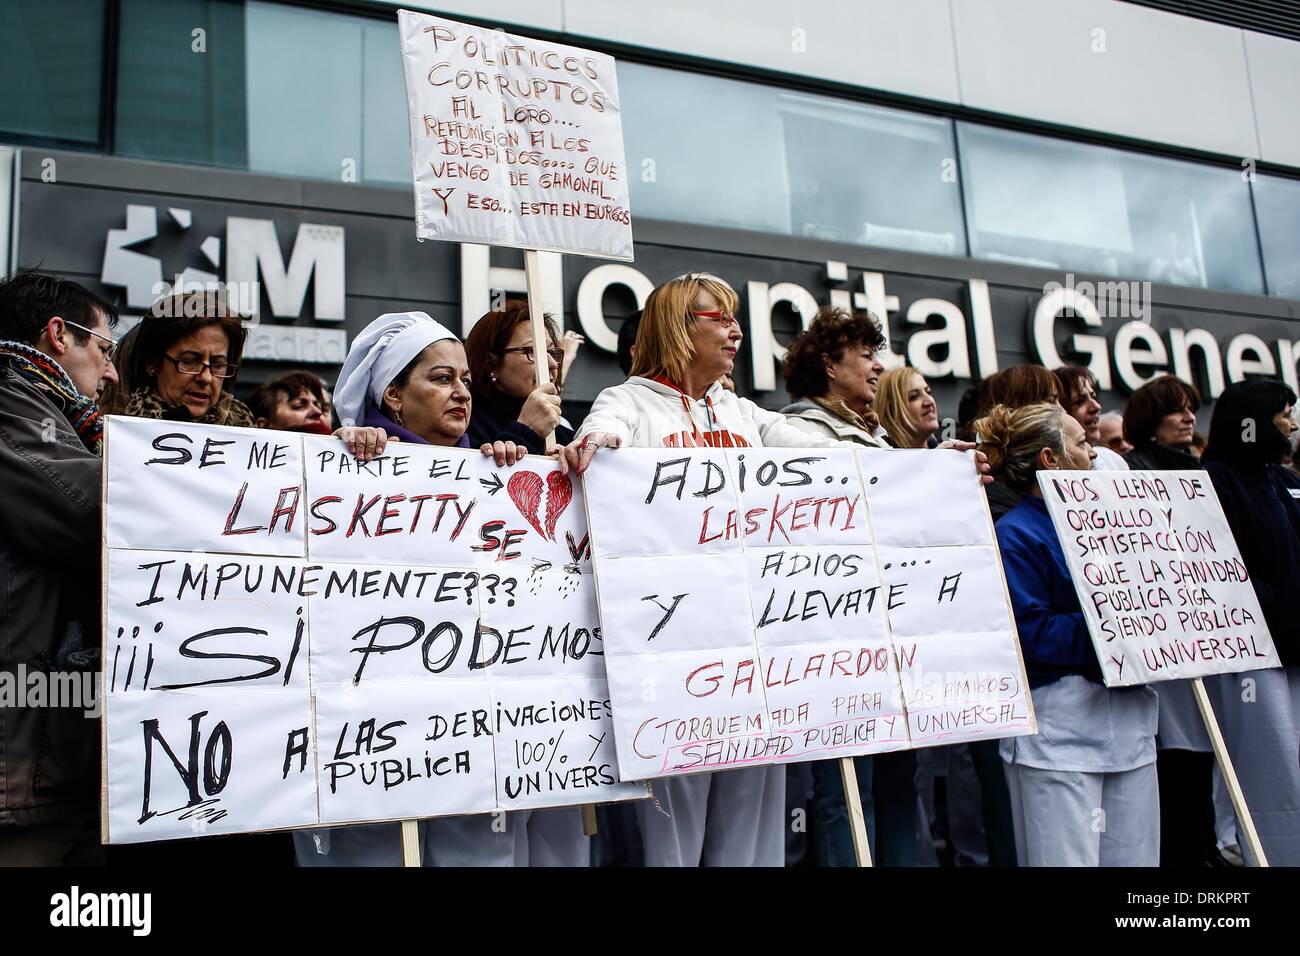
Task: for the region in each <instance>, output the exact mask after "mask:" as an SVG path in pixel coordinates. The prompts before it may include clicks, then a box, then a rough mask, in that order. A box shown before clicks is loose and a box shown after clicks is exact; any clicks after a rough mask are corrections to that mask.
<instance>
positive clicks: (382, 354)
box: [334, 312, 460, 424]
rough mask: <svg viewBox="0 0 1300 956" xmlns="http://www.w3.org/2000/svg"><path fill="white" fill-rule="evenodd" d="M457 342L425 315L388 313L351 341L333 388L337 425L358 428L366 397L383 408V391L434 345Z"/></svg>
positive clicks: (451, 334)
mask: <svg viewBox="0 0 1300 956" xmlns="http://www.w3.org/2000/svg"><path fill="white" fill-rule="evenodd" d="M443 339H455V340H456V341H458V342H459V341H460V339H459V338H457V337H456V335H455V333H453V332H452V331H451V330H450V329H448V328H447V327H446V326H445V325H442V324H441V323H439V322H436V321H434V319H432V318H431V317H430V316H429V315H428V313H425V312H389V313H386V314H384V315H381V316H380V317H379V318H377V319H375V321H373V322H371V323H370V324H369V325H367V326H366V328H365V331H363V332H362V333H361V334H360V335H358V336H357V337H356V338H355V339H353V340H352V347H351V348H350V349H348V357H347V361H345V362H344V363H343V371H342V372H340V373H339V380H338V383H337V384H336V385H335V387H334V408H335V409H336V410H337V411H338V415H339V421H342V422H348V421H350V422H352V423H353V424H360V422H361V419H362V415H363V414H364V411H365V405H366V398H367V396H368V397H369V398H370V400H371V401H372V402H373V403H374V404H375V406H376V407H377V408H382V407H383V404H384V402H383V396H384V389H385V388H387V387H388V384H389V383H390V382H391V381H392V380H393V379H395V378H397V376H398V374H399V373H400V372H401V371H402V369H404V368H406V366H407V364H408V363H410V361H411V359H413V358H415V357H416V356H417V355H419V354H420V353H421V352H423V351H424V350H425V349H426V348H428V347H429V346H430V345H432V344H433V343H434V342H441V341H442V340H443Z"/></svg>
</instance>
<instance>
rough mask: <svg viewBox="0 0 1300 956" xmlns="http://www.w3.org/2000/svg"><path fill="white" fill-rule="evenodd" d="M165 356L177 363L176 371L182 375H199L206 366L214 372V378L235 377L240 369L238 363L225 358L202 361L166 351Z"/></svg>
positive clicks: (174, 363)
mask: <svg viewBox="0 0 1300 956" xmlns="http://www.w3.org/2000/svg"><path fill="white" fill-rule="evenodd" d="M163 358H165V359H167V360H168V361H170V362H171V363H172V364H173V365H175V366H176V371H178V372H180V373H181V374H182V375H198V374H200V373H201V372H202V371H203V370H204V369H205V368H206V369H207V370H208V371H209V372H211V373H212V377H213V378H234V377H235V373H236V372H238V371H239V366H238V365H235V364H234V363H233V362H227V361H226V360H225V359H218V360H217V361H215V362H200V361H199V360H198V359H192V358H176V357H175V356H174V355H168V354H167V353H166V352H164V353H163Z"/></svg>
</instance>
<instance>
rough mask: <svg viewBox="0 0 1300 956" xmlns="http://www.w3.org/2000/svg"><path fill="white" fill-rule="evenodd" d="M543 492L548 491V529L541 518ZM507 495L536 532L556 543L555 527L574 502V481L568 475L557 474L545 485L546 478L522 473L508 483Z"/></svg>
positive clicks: (551, 474) (534, 473)
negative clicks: (543, 479) (544, 479)
mask: <svg viewBox="0 0 1300 956" xmlns="http://www.w3.org/2000/svg"><path fill="white" fill-rule="evenodd" d="M543 488H545V490H546V518H545V522H546V523H545V528H543V525H542V519H541V517H540V516H539V514H538V509H539V507H540V506H541V503H542V490H543ZM506 493H507V494H509V495H510V500H511V501H513V502H514V503H515V507H516V508H518V509H519V513H520V514H521V515H523V516H524V518H525V519H526V520H527V521H528V523H529V524H530V525H532V526H533V530H534V531H536V532H537V533H538V534H540V535H541V536H542V537H543V538H546V539H547V540H550V541H554V540H555V524H556V522H557V521H559V520H560V515H562V514H564V509H565V508H567V507H569V502H571V501H572V500H573V481H572V479H570V478H569V476H568V475H562V474H560V473H559V472H558V471H553V472H551V473H550V474H549V475H547V476H546V481H545V483H543V481H542V476H541V475H539V474H537V473H536V472H534V471H519V472H516V473H515V474H513V475H511V476H510V481H508V482H507V483H506Z"/></svg>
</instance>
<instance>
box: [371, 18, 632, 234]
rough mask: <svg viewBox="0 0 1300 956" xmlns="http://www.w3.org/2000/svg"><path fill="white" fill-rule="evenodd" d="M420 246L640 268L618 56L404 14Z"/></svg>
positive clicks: (402, 25) (402, 28)
mask: <svg viewBox="0 0 1300 956" xmlns="http://www.w3.org/2000/svg"><path fill="white" fill-rule="evenodd" d="M397 16H398V29H399V32H400V34H401V42H402V63H403V67H404V69H405V73H406V93H407V103H408V109H409V114H410V121H411V151H412V157H413V160H412V161H413V171H414V178H415V227H416V234H417V235H418V236H419V237H420V238H421V239H443V240H450V241H456V242H479V243H486V244H489V245H499V246H516V247H520V248H526V249H539V250H549V251H552V252H571V253H577V254H580V255H587V256H597V257H602V258H611V259H631V258H632V217H631V213H630V212H629V208H628V184H627V167H626V165H625V163H624V159H623V129H622V125H621V121H620V113H619V97H618V79H617V77H616V76H615V72H614V60H613V58H612V57H609V56H606V55H605V54H602V53H596V52H593V51H591V50H582V49H579V48H577V47H572V46H564V45H563V44H559V43H552V42H549V41H543V40H535V39H532V38H531V37H521V36H515V35H513V34H509V33H505V32H503V31H499V30H488V29H485V28H482V27H473V26H469V25H468V24H465V23H457V22H456V21H454V20H444V19H443V18H441V17H435V16H430V15H428V14H424V13H412V12H410V11H409V10H401V11H399V12H398V15H397Z"/></svg>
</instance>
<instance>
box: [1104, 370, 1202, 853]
mask: <svg viewBox="0 0 1300 956" xmlns="http://www.w3.org/2000/svg"><path fill="white" fill-rule="evenodd" d="M1200 405H1201V396H1200V393H1199V392H1198V391H1197V390H1196V388H1195V387H1194V386H1192V385H1190V384H1188V383H1187V382H1184V381H1183V380H1182V379H1180V378H1178V377H1177V376H1174V375H1161V376H1159V377H1157V378H1155V379H1153V380H1152V381H1150V382H1147V383H1146V384H1145V385H1143V386H1142V387H1141V388H1139V389H1138V390H1137V391H1135V392H1134V393H1133V394H1132V395H1130V396H1129V400H1128V404H1127V405H1126V406H1125V408H1124V436H1125V437H1126V438H1127V439H1128V440H1129V441H1130V442H1132V443H1133V451H1131V452H1129V454H1128V455H1127V456H1126V457H1125V460H1126V461H1127V462H1128V465H1129V467H1130V468H1132V469H1134V470H1135V471H1137V470H1146V471H1169V470H1174V471H1183V470H1188V469H1198V470H1199V469H1200V468H1201V463H1200V461H1199V459H1197V458H1196V457H1195V456H1194V455H1192V454H1190V453H1189V452H1188V447H1189V446H1190V445H1191V443H1192V437H1193V435H1194V433H1195V429H1196V409H1197V408H1199V407H1200ZM1152 687H1154V688H1155V691H1156V693H1157V694H1158V695H1159V697H1160V735H1159V738H1158V744H1159V748H1160V752H1159V760H1158V770H1159V774H1160V832H1161V844H1160V845H1161V854H1160V864H1161V866H1175V867H1177V866H1205V865H1206V864H1207V863H1211V864H1212V863H1216V862H1218V861H1219V860H1220V858H1219V853H1218V846H1217V840H1216V839H1215V832H1214V797H1213V767H1214V757H1213V754H1212V752H1211V749H1210V738H1209V736H1208V735H1207V734H1206V732H1205V724H1204V722H1203V721H1202V720H1201V714H1200V710H1199V709H1198V708H1197V706H1196V702H1195V700H1194V699H1193V698H1192V690H1191V686H1190V684H1189V683H1188V682H1187V681H1186V680H1173V681H1159V682H1157V683H1155V684H1153V685H1152Z"/></svg>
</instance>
